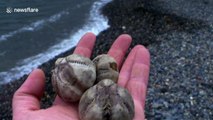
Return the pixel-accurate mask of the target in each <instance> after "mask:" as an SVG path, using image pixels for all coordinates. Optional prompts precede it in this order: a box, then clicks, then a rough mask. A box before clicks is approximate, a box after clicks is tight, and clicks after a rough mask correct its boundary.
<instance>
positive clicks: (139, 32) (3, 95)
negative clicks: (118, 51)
mask: <svg viewBox="0 0 213 120" xmlns="http://www.w3.org/2000/svg"><path fill="white" fill-rule="evenodd" d="M101 12H102V14H103V15H104V16H105V17H107V18H108V20H109V21H108V24H109V26H110V27H109V28H108V29H106V30H104V31H102V32H101V33H99V34H98V36H97V40H96V44H95V47H94V49H93V55H92V58H94V57H95V56H97V55H99V54H103V53H107V51H108V50H109V48H110V46H111V45H112V43H113V42H114V40H115V39H116V38H117V37H118V36H119V35H120V34H129V35H131V36H132V38H133V41H132V44H131V46H130V48H129V51H130V50H131V49H132V48H133V47H134V46H135V45H137V44H142V45H144V46H146V47H147V49H149V51H150V55H151V69H150V78H149V84H148V89H147V97H146V106H145V116H146V119H147V120H212V119H213V2H212V1H211V0H201V1H195V0H188V1H184V0H165V1H161V0H155V1H145V0H131V1H130V0H113V1H112V2H110V3H108V4H107V5H106V6H104V7H103V8H102V10H101ZM73 50H74V48H73V49H70V50H68V51H66V52H64V53H62V54H60V55H59V56H56V57H55V58H54V59H52V60H50V61H48V62H46V63H44V64H42V65H41V66H39V68H41V69H42V70H43V71H44V72H45V75H46V86H45V93H44V96H43V98H42V101H41V105H42V108H47V107H49V106H51V104H52V102H53V101H54V98H55V93H54V91H53V89H52V85H51V69H52V68H53V67H54V62H55V60H56V59H57V58H59V57H64V56H67V55H69V54H72V52H73ZM127 54H128V53H127ZM27 76H28V75H25V76H23V77H22V78H20V79H19V80H15V81H13V82H10V83H8V84H4V85H1V86H0V88H1V89H0V102H1V104H0V110H1V111H0V119H2V120H10V119H12V108H11V107H12V97H13V94H14V92H15V91H16V90H17V89H18V88H19V87H20V86H21V84H22V83H23V82H24V81H25V79H26V78H27Z"/></svg>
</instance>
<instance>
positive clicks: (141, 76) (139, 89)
mask: <svg viewBox="0 0 213 120" xmlns="http://www.w3.org/2000/svg"><path fill="white" fill-rule="evenodd" d="M149 67H150V55H149V51H148V50H147V49H146V48H145V47H143V46H140V49H138V51H137V53H136V55H135V60H134V63H133V66H132V71H131V76H130V80H129V81H128V83H127V86H126V87H127V89H128V90H129V92H130V94H131V95H132V97H133V99H135V100H136V101H139V102H140V103H141V105H142V107H143V108H144V105H145V97H146V88H147V83H148V78H149V69H150V68H149Z"/></svg>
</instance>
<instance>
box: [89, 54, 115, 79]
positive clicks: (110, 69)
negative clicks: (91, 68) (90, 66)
mask: <svg viewBox="0 0 213 120" xmlns="http://www.w3.org/2000/svg"><path fill="white" fill-rule="evenodd" d="M93 62H94V63H95V65H96V74H97V77H96V82H97V83H98V82H99V81H101V80H103V79H111V80H113V81H114V82H117V80H118V76H119V72H118V67H117V63H116V61H115V59H114V58H112V57H111V56H109V55H107V54H102V55H99V56H97V57H96V58H94V59H93Z"/></svg>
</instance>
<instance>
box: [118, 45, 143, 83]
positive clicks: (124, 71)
mask: <svg viewBox="0 0 213 120" xmlns="http://www.w3.org/2000/svg"><path fill="white" fill-rule="evenodd" d="M138 49H140V46H136V47H134V48H133V49H132V50H131V52H130V53H129V55H128V57H127V59H126V60H125V62H124V64H123V66H122V68H121V71H120V74H119V78H118V85H120V86H122V87H125V86H126V84H127V82H128V80H129V79H130V74H131V71H132V66H133V63H134V59H135V54H136V52H137V50H138Z"/></svg>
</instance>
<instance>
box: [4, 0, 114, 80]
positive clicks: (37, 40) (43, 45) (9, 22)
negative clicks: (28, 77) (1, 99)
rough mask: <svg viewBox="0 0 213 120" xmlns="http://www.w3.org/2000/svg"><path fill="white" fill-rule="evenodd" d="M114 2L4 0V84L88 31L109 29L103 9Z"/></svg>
mask: <svg viewBox="0 0 213 120" xmlns="http://www.w3.org/2000/svg"><path fill="white" fill-rule="evenodd" d="M110 1H111V0H69V1H68V0H60V1H59V0H45V1H44V0H31V1H29V0H19V1H15V0H12V1H8V0H1V1H0V60H1V62H0V84H5V83H8V82H10V81H12V80H16V79H18V78H20V77H22V76H23V75H24V74H28V73H29V72H31V71H32V70H33V69H35V68H37V67H38V66H39V65H41V64H42V63H44V62H47V61H48V60H50V59H51V58H53V57H55V56H56V55H58V54H60V53H62V52H65V51H67V50H68V49H70V48H72V47H74V46H76V44H77V43H78V41H79V39H80V38H81V36H83V35H84V34H85V33H86V32H93V33H95V34H96V35H97V34H98V33H100V32H101V31H103V30H104V29H106V28H108V27H109V26H108V24H107V22H108V21H107V18H105V17H104V16H102V15H101V14H100V9H101V8H102V7H103V6H104V5H105V4H107V3H108V2H110ZM17 9H19V11H18V10H17ZM20 9H21V10H20ZM33 10H34V11H33ZM35 10H37V12H35ZM20 11H21V12H20ZM32 11H33V12H32Z"/></svg>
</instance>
